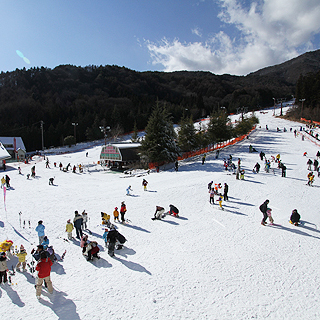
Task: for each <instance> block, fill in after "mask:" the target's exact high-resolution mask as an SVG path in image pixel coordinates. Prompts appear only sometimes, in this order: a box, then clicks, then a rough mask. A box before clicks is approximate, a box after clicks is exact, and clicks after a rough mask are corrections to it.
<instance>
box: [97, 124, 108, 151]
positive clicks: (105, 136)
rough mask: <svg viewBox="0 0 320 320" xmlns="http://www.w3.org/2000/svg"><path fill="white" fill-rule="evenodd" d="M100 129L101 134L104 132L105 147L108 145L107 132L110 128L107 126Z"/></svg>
mask: <svg viewBox="0 0 320 320" xmlns="http://www.w3.org/2000/svg"><path fill="white" fill-rule="evenodd" d="M99 129H100V130H101V132H103V135H104V145H105V146H106V145H107V131H110V127H105V126H101V127H99Z"/></svg>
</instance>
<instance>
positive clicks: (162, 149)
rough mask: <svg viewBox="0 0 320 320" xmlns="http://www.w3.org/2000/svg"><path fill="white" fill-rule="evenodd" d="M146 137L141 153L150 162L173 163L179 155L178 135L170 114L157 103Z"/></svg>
mask: <svg viewBox="0 0 320 320" xmlns="http://www.w3.org/2000/svg"><path fill="white" fill-rule="evenodd" d="M145 131H146V135H145V138H144V140H143V141H142V143H141V144H142V146H141V151H142V154H143V155H145V156H146V157H147V158H148V159H149V161H150V162H158V163H159V162H163V161H164V162H171V161H175V160H176V159H177V157H178V155H179V149H178V147H177V145H176V142H175V139H176V134H175V131H174V129H173V124H172V122H171V120H170V116H169V113H168V112H167V110H166V109H165V108H162V107H160V106H159V102H157V104H156V107H155V108H154V110H153V112H152V114H151V116H150V118H149V121H148V124H147V127H146V130H145Z"/></svg>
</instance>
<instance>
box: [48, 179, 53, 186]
mask: <svg viewBox="0 0 320 320" xmlns="http://www.w3.org/2000/svg"><path fill="white" fill-rule="evenodd" d="M53 180H54V178H49V186H50V185H52V186H53Z"/></svg>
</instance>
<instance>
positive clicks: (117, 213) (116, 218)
mask: <svg viewBox="0 0 320 320" xmlns="http://www.w3.org/2000/svg"><path fill="white" fill-rule="evenodd" d="M113 217H114V222H116V220H118V222H120V221H119V211H118V207H115V208H114V211H113Z"/></svg>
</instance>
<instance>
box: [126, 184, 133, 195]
mask: <svg viewBox="0 0 320 320" xmlns="http://www.w3.org/2000/svg"><path fill="white" fill-rule="evenodd" d="M130 191H133V190H132V189H131V186H129V187H128V188H127V189H126V192H127V196H130Z"/></svg>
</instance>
